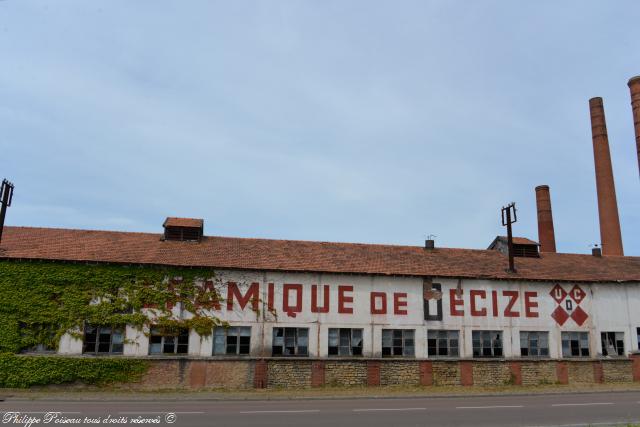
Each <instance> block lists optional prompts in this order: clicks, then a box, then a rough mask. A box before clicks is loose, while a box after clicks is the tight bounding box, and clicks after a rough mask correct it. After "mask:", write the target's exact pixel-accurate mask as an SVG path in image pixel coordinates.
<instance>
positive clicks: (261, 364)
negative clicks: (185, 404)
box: [122, 357, 640, 390]
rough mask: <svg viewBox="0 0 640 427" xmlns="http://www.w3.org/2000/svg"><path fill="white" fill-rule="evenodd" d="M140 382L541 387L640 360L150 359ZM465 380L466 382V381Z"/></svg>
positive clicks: (593, 377)
mask: <svg viewBox="0 0 640 427" xmlns="http://www.w3.org/2000/svg"><path fill="white" fill-rule="evenodd" d="M145 360H147V361H148V362H149V370H148V371H147V373H146V374H145V375H144V376H143V378H142V380H140V381H139V382H137V383H128V384H123V385H122V387H125V388H130V389H136V390H155V389H192V390H198V389H216V388H224V389H248V388H254V387H255V388H310V387H325V386H326V387H335V386H339V387H350V386H397V385H406V386H420V385H424V386H434V387H438V386H464V385H474V386H506V385H520V384H522V385H524V386H535V385H543V384H567V383H568V384H594V383H602V382H604V383H620V382H632V381H640V363H639V362H638V361H639V360H640V359H638V358H637V357H636V358H631V359H585V360H567V359H565V360H559V361H556V360H548V359H547V360H532V359H517V360H516V359H513V360H468V359H466V360H450V359H448V360H438V359H431V360H428V361H425V360H417V359H357V360H356V359H330V358H328V359H302V358H300V359H284V358H282V359H281V358H267V359H224V360H220V359H209V358H202V359H190V358H179V357H173V358H166V359H160V358H149V359H145ZM463 377H464V378H463Z"/></svg>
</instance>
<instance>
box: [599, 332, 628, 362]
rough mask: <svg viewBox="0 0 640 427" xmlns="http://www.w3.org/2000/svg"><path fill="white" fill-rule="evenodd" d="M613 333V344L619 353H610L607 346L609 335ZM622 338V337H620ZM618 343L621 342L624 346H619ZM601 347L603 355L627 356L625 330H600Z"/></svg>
mask: <svg viewBox="0 0 640 427" xmlns="http://www.w3.org/2000/svg"><path fill="white" fill-rule="evenodd" d="M611 334H613V344H614V347H615V350H616V352H617V354H609V351H608V350H607V347H606V346H605V340H606V341H607V342H608V340H609V335H611ZM618 338H620V339H618ZM618 344H621V347H622V348H619V347H618ZM600 347H601V350H602V355H603V356H607V357H624V356H625V350H626V349H625V345H624V332H618V331H600Z"/></svg>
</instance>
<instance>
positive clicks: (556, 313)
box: [551, 306, 579, 326]
mask: <svg viewBox="0 0 640 427" xmlns="http://www.w3.org/2000/svg"><path fill="white" fill-rule="evenodd" d="M578 308H579V307H578ZM551 317H552V318H553V320H555V321H556V322H557V323H558V325H560V326H562V325H564V323H565V322H566V321H567V319H569V315H568V314H567V312H566V311H565V309H564V308H562V307H561V306H557V307H556V309H555V310H553V313H551Z"/></svg>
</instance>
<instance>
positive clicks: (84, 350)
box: [82, 323, 126, 356]
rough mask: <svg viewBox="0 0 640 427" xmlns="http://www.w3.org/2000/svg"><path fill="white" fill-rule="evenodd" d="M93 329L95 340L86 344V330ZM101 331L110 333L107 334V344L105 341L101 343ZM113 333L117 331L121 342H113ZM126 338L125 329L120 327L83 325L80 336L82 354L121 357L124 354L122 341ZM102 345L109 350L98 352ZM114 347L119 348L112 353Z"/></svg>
mask: <svg viewBox="0 0 640 427" xmlns="http://www.w3.org/2000/svg"><path fill="white" fill-rule="evenodd" d="M90 328H91V329H94V330H95V340H94V341H89V342H87V335H88V333H87V330H88V329H90ZM103 329H109V330H110V332H109V333H108V335H109V342H108V343H106V342H105V341H101V340H100V337H101V336H102V335H103V333H102V332H101V331H102V330H103ZM115 331H119V332H120V334H119V336H120V337H121V341H120V342H114V335H115V334H114V332H115ZM125 338H126V328H125V327H122V326H113V325H112V326H104V325H101V326H93V325H90V324H88V323H87V324H85V325H84V330H83V334H82V354H93V355H95V356H101V355H121V354H124V341H125ZM102 345H108V347H109V350H108V351H100V347H101V346H102ZM89 346H92V347H93V349H91V348H89ZM114 346H119V348H120V349H119V350H115V351H114Z"/></svg>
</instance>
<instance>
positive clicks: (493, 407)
mask: <svg viewBox="0 0 640 427" xmlns="http://www.w3.org/2000/svg"><path fill="white" fill-rule="evenodd" d="M507 408H524V406H523V405H495V406H456V409H507Z"/></svg>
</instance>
